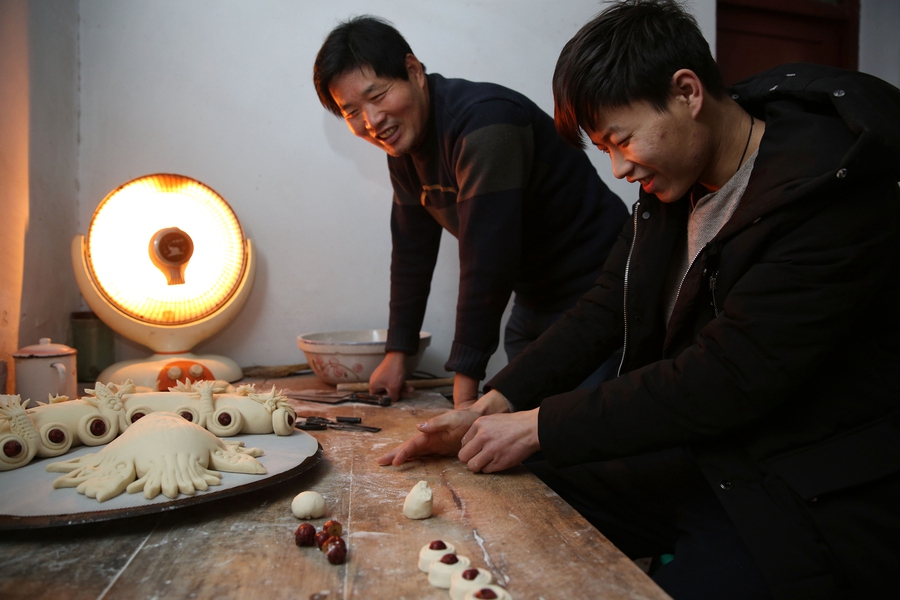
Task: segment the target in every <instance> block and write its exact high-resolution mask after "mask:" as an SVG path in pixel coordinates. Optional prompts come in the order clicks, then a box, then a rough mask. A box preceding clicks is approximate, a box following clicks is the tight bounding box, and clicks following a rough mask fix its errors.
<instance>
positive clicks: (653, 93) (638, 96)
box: [553, 0, 725, 148]
mask: <svg viewBox="0 0 900 600" xmlns="http://www.w3.org/2000/svg"><path fill="white" fill-rule="evenodd" d="M679 69H690V70H692V71H693V72H694V73H696V74H697V76H698V77H699V78H700V81H701V82H702V83H703V86H704V87H705V88H706V92H707V93H709V94H712V95H713V96H715V97H716V98H719V99H721V98H723V97H724V96H725V85H724V84H723V83H722V76H721V75H720V73H719V69H718V66H717V65H716V61H715V60H714V59H713V57H712V54H711V53H710V51H709V45H708V44H707V42H706V40H705V39H704V37H703V35H702V33H701V32H700V27H699V26H698V25H697V21H696V20H695V19H694V17H693V16H691V15H690V14H688V13H687V12H686V11H685V10H684V9H683V8H682V7H681V6H679V4H678V3H677V2H675V1H674V0H628V1H626V2H623V3H621V4H618V5H616V6H613V7H611V8H609V9H608V10H606V11H604V12H603V13H601V14H599V15H598V16H596V17H594V18H593V19H592V20H591V21H589V22H588V23H587V24H586V25H585V26H584V27H582V28H581V30H580V31H579V32H578V33H577V34H576V35H575V37H573V38H572V39H571V40H570V41H569V42H568V43H567V44H566V45H565V47H564V48H563V50H562V53H561V54H560V56H559V60H558V61H557V63H556V71H555V72H554V74H553V97H554V103H555V106H554V118H555V120H556V128H557V129H558V130H559V133H560V135H561V136H562V137H563V139H564V140H566V141H567V142H569V143H570V144H573V145H575V146H577V147H579V148H581V147H583V146H584V143H583V140H582V135H581V129H580V128H581V127H582V126H584V125H588V126H592V125H593V124H594V122H595V119H596V116H597V111H598V109H600V108H601V107H604V106H605V107H618V106H625V105H628V104H633V103H635V102H641V101H644V102H648V103H650V105H652V106H653V107H654V108H656V109H657V110H659V111H660V112H662V111H664V110H666V104H667V102H668V100H669V97H670V95H671V92H672V75H673V74H674V73H675V72H676V71H678V70H679Z"/></svg>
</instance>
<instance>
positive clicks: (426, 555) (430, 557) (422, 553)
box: [419, 540, 456, 573]
mask: <svg viewBox="0 0 900 600" xmlns="http://www.w3.org/2000/svg"><path fill="white" fill-rule="evenodd" d="M441 541H443V540H441ZM444 545H445V546H447V547H446V548H445V549H443V550H432V549H431V543H428V544H425V545H424V546H422V549H421V550H419V570H420V571H422V572H423V573H427V572H428V568H429V567H430V566H431V562H432V561H434V560H437V559H439V558H440V557H442V556H443V555H445V554H456V548H455V547H454V546H453V544H451V543H450V542H444Z"/></svg>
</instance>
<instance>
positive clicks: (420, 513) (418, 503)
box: [403, 481, 433, 519]
mask: <svg viewBox="0 0 900 600" xmlns="http://www.w3.org/2000/svg"><path fill="white" fill-rule="evenodd" d="M432 497H433V494H432V492H431V488H430V487H428V484H427V483H425V482H424V481H420V482H419V483H417V484H416V485H415V486H414V487H413V489H411V490H410V491H409V494H407V495H406V500H405V501H404V502H403V514H404V515H406V517H407V518H409V519H427V518H428V517H430V516H431V507H432Z"/></svg>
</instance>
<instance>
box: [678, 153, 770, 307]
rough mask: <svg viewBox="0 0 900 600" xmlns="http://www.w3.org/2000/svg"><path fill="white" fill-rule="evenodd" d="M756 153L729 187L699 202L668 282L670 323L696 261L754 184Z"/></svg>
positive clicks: (690, 218)
mask: <svg viewBox="0 0 900 600" xmlns="http://www.w3.org/2000/svg"><path fill="white" fill-rule="evenodd" d="M758 153H759V152H758V151H757V152H754V153H753V155H752V156H751V157H750V158H749V159H747V162H745V163H744V164H743V165H741V168H740V169H738V170H737V173H735V174H734V175H732V177H731V179H729V180H728V181H727V182H726V183H725V185H723V186H722V187H721V188H720V189H719V190H718V191H716V192H711V193H709V194H706V195H705V196H703V197H701V198H700V199H699V200H697V203H696V204H695V205H694V208H693V209H692V211H691V216H690V217H689V219H688V226H687V235H686V236H685V237H684V238H683V239H682V242H681V244H680V248H678V249H676V256H675V258H674V259H673V261H672V268H671V269H670V270H669V276H668V279H667V280H666V292H665V301H666V323H667V324H668V322H669V319H671V318H672V311H673V310H674V308H675V301H676V300H677V299H678V293H679V292H680V291H681V284H682V282H683V281H684V276H685V275H686V274H687V272H688V269H689V268H690V266H691V264H693V262H694V259H695V258H697V255H698V254H700V251H701V250H703V247H704V246H706V244H707V243H709V241H710V240H711V239H713V238H714V237H715V235H716V234H717V233H719V230H720V229H722V226H723V225H725V223H727V222H728V219H730V218H731V215H733V214H734V211H735V210H736V209H737V207H738V204H740V202H741V197H742V196H743V195H744V190H746V189H747V182H749V181H750V173H751V172H752V171H753V164H754V163H755V162H756V155H757V154H758Z"/></svg>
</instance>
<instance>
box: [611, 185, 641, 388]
mask: <svg viewBox="0 0 900 600" xmlns="http://www.w3.org/2000/svg"><path fill="white" fill-rule="evenodd" d="M640 208H641V201H640V200H638V201H637V202H636V203H635V204H634V209H633V212H634V233H633V234H632V236H631V248H629V249H628V260H626V261H625V281H624V284H623V287H622V318H623V321H624V332H625V339H624V340H623V341H622V359H621V360H620V361H619V370H618V372H617V373H616V375H617V376H621V375H622V366H623V365H624V364H625V350H627V348H628V271H629V270H630V269H631V254H632V253H633V252H634V245H635V244H636V243H637V224H638V218H637V216H638V210H640Z"/></svg>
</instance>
